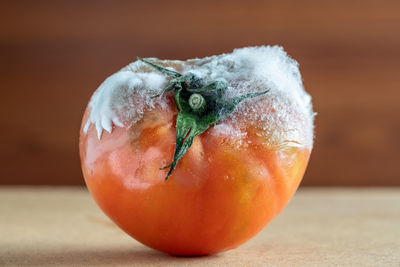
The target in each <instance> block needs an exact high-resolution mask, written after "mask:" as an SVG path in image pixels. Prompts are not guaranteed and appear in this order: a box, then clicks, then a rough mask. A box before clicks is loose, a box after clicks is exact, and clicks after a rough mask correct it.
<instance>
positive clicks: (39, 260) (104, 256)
mask: <svg viewBox="0 0 400 267" xmlns="http://www.w3.org/2000/svg"><path fill="white" fill-rule="evenodd" d="M218 257H219V255H209V256H203V257H178V256H172V255H168V254H165V253H162V252H158V251H156V250H152V249H148V248H141V249H137V248H135V249H115V248H111V249H109V250H94V249H90V250H89V249H78V248H77V249H65V250H63V249H60V248H59V249H44V248H43V249H40V248H36V249H32V250H24V251H23V252H22V251H18V252H16V251H9V252H8V253H5V254H3V257H1V258H0V265H3V264H4V265H29V266H32V265H35V266H49V265H51V266H56V265H57V266H58V265H63V266H82V265H84V266H88V265H90V266H92V265H128V266H132V265H134V266H148V265H165V264H169V265H175V264H179V263H183V262H185V263H186V264H187V263H195V262H197V261H200V260H201V261H204V260H205V261H208V260H211V259H215V258H218Z"/></svg>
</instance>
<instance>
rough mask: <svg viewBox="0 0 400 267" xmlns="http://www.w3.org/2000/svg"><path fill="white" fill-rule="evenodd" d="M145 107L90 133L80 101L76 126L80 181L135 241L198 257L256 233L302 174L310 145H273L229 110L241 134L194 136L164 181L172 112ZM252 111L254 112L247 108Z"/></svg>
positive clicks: (174, 113)
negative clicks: (127, 120)
mask: <svg viewBox="0 0 400 267" xmlns="http://www.w3.org/2000/svg"><path fill="white" fill-rule="evenodd" d="M166 98H167V103H168V105H167V106H164V107H162V108H161V107H157V106H156V107H154V108H153V109H148V110H145V111H144V113H143V117H142V118H141V119H140V120H139V121H138V122H136V123H135V124H134V125H122V126H118V127H116V126H115V125H114V127H113V128H112V131H111V133H109V132H103V133H102V136H101V139H99V138H98V135H97V134H98V133H97V132H96V127H95V126H94V125H93V124H92V125H90V126H89V127H88V129H87V132H85V131H84V130H83V128H84V125H85V124H86V123H87V121H88V118H89V116H90V112H91V107H88V108H87V110H86V112H85V115H84V118H83V122H82V129H81V132H80V143H79V147H80V157H81V163H82V170H83V174H84V178H85V181H86V184H87V186H88V188H89V190H90V192H91V194H92V195H93V197H94V199H95V201H96V202H97V203H98V205H99V206H100V207H101V209H102V210H103V211H104V212H105V214H107V215H108V216H109V217H110V218H111V220H113V221H114V222H115V223H116V224H117V225H118V226H119V227H120V228H121V229H123V230H124V231H125V232H126V233H128V234H129V235H131V236H132V237H133V238H135V239H136V240H138V241H139V242H141V243H143V244H145V245H147V246H149V247H151V248H154V249H157V250H160V251H163V252H166V253H169V254H174V255H207V254H213V253H217V252H221V251H226V250H229V249H233V248H235V247H237V246H238V245H240V244H242V243H244V242H245V241H247V240H249V239H250V238H251V237H253V236H254V235H256V234H257V233H258V232H259V231H261V230H262V229H263V228H264V227H265V225H266V224H267V223H268V222H269V221H270V220H271V219H273V218H274V217H275V216H276V215H277V214H278V213H279V212H280V211H281V210H282V209H283V207H284V206H285V205H286V204H287V203H288V201H289V200H290V198H291V197H292V195H293V194H294V192H295V191H296V189H297V187H298V185H299V183H300V181H301V179H302V177H303V174H304V172H305V169H306V166H307V163H308V159H309V156H310V152H311V149H310V148H309V147H307V146H293V145H292V144H290V143H280V145H274V143H273V142H271V140H269V138H270V137H268V135H265V134H264V131H265V129H263V128H262V127H258V126H257V123H252V122H251V121H250V120H248V119H247V117H242V116H245V115H243V114H242V115H241V114H238V115H236V117H235V119H233V118H232V117H229V118H227V119H226V120H225V121H224V124H226V125H235V121H242V123H241V125H240V127H241V129H240V130H241V131H242V132H245V133H246V135H245V136H242V137H241V138H240V139H238V138H237V137H235V136H229V135H218V134H215V130H216V129H215V128H216V126H215V127H214V126H212V127H210V128H209V129H207V130H206V131H205V132H203V133H202V134H200V135H198V136H196V138H195V139H194V141H193V144H192V146H191V147H190V148H189V149H188V151H187V153H186V154H185V155H184V156H183V157H182V158H181V159H180V161H179V162H178V163H177V165H176V167H175V169H174V170H173V172H172V173H171V176H170V177H169V179H168V180H165V179H164V178H165V176H166V173H167V171H168V170H167V169H164V170H160V167H163V166H165V165H167V164H168V163H170V161H171V160H172V156H173V154H174V149H175V142H176V118H177V115H178V109H177V108H176V106H175V105H174V99H173V95H172V94H171V93H166ZM253 112H257V111H253Z"/></svg>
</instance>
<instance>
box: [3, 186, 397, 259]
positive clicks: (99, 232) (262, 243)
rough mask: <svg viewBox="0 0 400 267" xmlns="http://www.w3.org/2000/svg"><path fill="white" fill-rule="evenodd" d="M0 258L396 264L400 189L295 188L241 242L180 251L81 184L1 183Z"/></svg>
mask: <svg viewBox="0 0 400 267" xmlns="http://www.w3.org/2000/svg"><path fill="white" fill-rule="evenodd" d="M0 214H1V215H0V218H1V219H0V265H1V266H3V265H5V266H9V265H14V266H15V265H19V266H20V265H29V266H49V265H51V266H55V265H73V266H82V265H84V266H87V265H96V266H98V265H113V266H118V265H129V266H187V265H190V266H192V265H193V266H400V189H399V188H398V189H389V188H386V189H385V188H380V189H375V188H369V189H354V188H353V189H340V188H335V189H321V188H305V189H300V190H299V191H298V192H297V194H296V195H295V197H294V198H293V200H292V201H291V203H290V204H289V205H288V206H287V208H286V209H285V210H284V211H283V212H282V213H281V214H280V215H279V216H278V217H277V218H276V219H275V220H273V221H272V222H271V223H270V224H269V226H268V227H266V228H265V229H264V230H263V231H262V232H261V233H260V234H259V235H257V236H256V237H255V238H253V239H252V240H251V241H249V242H248V243H246V244H245V245H242V246H241V247H239V248H237V249H235V250H232V251H229V252H226V253H222V254H218V255H213V256H208V257H192V258H181V257H173V256H169V255H166V254H163V253H160V252H157V251H155V250H152V249H149V248H147V247H145V246H143V245H141V244H140V243H138V242H136V241H134V240H133V239H132V238H130V237H129V236H128V235H126V234H124V233H123V232H122V231H121V230H120V229H119V228H117V227H116V226H114V224H113V223H112V222H111V221H110V220H109V219H108V218H107V217H106V216H105V215H103V213H102V212H101V211H100V209H99V208H98V207H97V206H96V205H95V203H94V201H93V200H92V198H91V197H90V195H89V193H88V192H87V190H85V189H83V188H81V187H58V188H54V187H0Z"/></svg>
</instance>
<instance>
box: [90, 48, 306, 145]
mask: <svg viewBox="0 0 400 267" xmlns="http://www.w3.org/2000/svg"><path fill="white" fill-rule="evenodd" d="M154 60H155V62H156V63H158V64H160V63H164V64H167V65H168V63H174V64H175V65H177V66H180V67H182V69H183V71H182V73H187V72H193V73H195V74H197V75H199V76H200V77H201V78H203V79H205V80H206V81H213V80H216V79H222V80H225V81H226V82H227V83H228V85H229V88H228V90H227V95H228V96H229V97H233V96H237V95H241V94H246V93H249V92H257V91H264V90H266V89H269V90H270V91H269V92H268V93H267V94H266V95H263V96H261V97H258V98H256V99H251V100H247V101H244V102H243V103H241V104H240V105H239V106H238V108H237V110H236V111H235V112H234V114H233V115H232V117H231V118H232V120H229V122H222V123H220V124H219V125H218V127H214V128H213V129H211V134H213V135H223V136H226V137H229V138H237V139H241V138H245V137H246V132H243V131H242V130H241V129H243V128H244V127H245V124H247V123H251V124H253V125H255V126H256V127H259V128H261V129H262V130H263V132H264V134H265V136H266V137H268V138H267V139H268V140H272V141H271V142H272V143H274V142H275V140H276V143H279V144H282V143H285V144H289V145H292V146H305V147H308V148H312V144H313V120H314V113H313V111H312V105H311V97H310V96H309V95H308V94H307V93H306V92H305V90H304V88H303V84H302V80H301V75H300V72H299V69H298V64H297V62H296V61H295V60H293V59H291V58H290V57H289V56H288V55H287V54H286V53H285V51H284V50H283V48H281V47H279V46H261V47H246V48H240V49H235V50H234V51H233V52H232V53H230V54H222V55H218V56H212V57H206V58H203V59H191V60H188V61H185V62H181V61H158V60H157V59H154ZM149 70H150V69H149V68H148V67H145V66H144V65H143V63H141V62H138V61H136V62H134V63H131V64H130V65H128V66H127V67H125V68H124V69H122V70H121V71H119V72H117V73H116V74H114V75H112V76H110V77H109V78H108V79H106V80H105V81H104V83H103V84H101V85H100V87H99V88H98V89H97V91H96V92H95V94H94V95H93V97H92V99H91V101H90V103H89V105H90V108H91V113H90V118H89V120H88V122H87V123H86V125H85V127H84V132H87V130H88V127H89V125H90V123H94V124H95V125H96V129H97V133H98V136H99V138H100V137H101V133H102V130H103V129H104V130H106V131H108V132H111V131H112V124H114V125H116V126H123V124H124V123H125V122H130V123H131V124H134V123H136V122H137V121H139V120H140V119H141V118H142V116H143V112H144V110H145V109H152V108H154V106H155V105H157V104H159V105H161V106H162V105H165V101H166V100H165V98H156V99H151V98H150V96H152V95H155V94H157V93H158V92H160V90H161V89H162V87H163V86H164V85H165V83H166V81H167V80H166V78H165V77H164V76H163V75H162V74H159V73H158V72H157V71H155V70H154V71H153V72H148V71H149ZM239 117H240V118H241V120H237V118H239ZM232 124H235V125H232ZM224 128H225V129H224Z"/></svg>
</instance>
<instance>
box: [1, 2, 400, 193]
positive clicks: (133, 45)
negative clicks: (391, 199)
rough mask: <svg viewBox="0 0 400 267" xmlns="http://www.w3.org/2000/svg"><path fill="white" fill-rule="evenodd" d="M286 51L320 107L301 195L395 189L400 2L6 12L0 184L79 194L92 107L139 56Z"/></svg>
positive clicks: (68, 6)
mask: <svg viewBox="0 0 400 267" xmlns="http://www.w3.org/2000/svg"><path fill="white" fill-rule="evenodd" d="M262 44H279V45H282V46H284V47H285V49H286V50H287V51H288V53H289V54H290V55H292V56H293V57H294V58H295V59H297V60H298V61H299V62H300V68H301V72H302V75H303V79H304V84H305V86H306V89H307V90H308V92H310V93H311V95H312V96H313V102H314V107H315V111H317V112H318V116H317V118H316V139H315V148H314V151H313V154H312V157H311V162H310V165H309V168H308V170H307V173H306V175H305V178H304V181H303V185H327V186H331V185H335V186H345V185H349V186H355V185H386V186H390V185H400V171H399V169H400V116H399V115H400V1H398V0H382V1H379V0H377V1H368V0H366V1H344V0H338V1H318V0H303V1H290V2H289V1H252V0H246V1H232V0H229V1H228V0H223V1H179V2H178V1H162V0H160V1H149V0H147V1H94V0H90V1H67V0H65V1H56V0H54V1H28V0H25V1H23V0H21V1H13V0H9V1H4V0H2V1H0V71H1V76H0V84H1V95H0V97H1V98H0V99H1V105H0V109H1V110H0V111H1V121H0V123H1V124H0V127H1V131H0V134H1V136H0V139H1V153H0V155H1V159H0V162H1V168H0V169H1V176H0V184H37V185H39V184H53V185H61V184H83V179H82V175H81V171H80V165H79V158H78V132H79V126H80V120H81V116H82V114H83V111H84V108H85V106H86V104H87V101H88V100H89V97H90V96H91V94H92V93H93V91H94V90H95V89H96V87H97V86H98V85H99V84H100V83H101V82H102V81H103V80H104V79H105V78H106V77H107V76H108V75H110V74H111V73H113V72H115V71H117V70H118V69H120V68H121V67H123V66H124V65H126V64H128V63H129V62H131V61H133V60H134V58H135V56H142V57H147V56H155V57H159V58H171V59H173V58H177V59H186V58H191V57H203V56H207V55H212V54H218V53H222V52H229V51H231V50H232V49H233V48H235V47H243V46H249V45H262Z"/></svg>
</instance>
